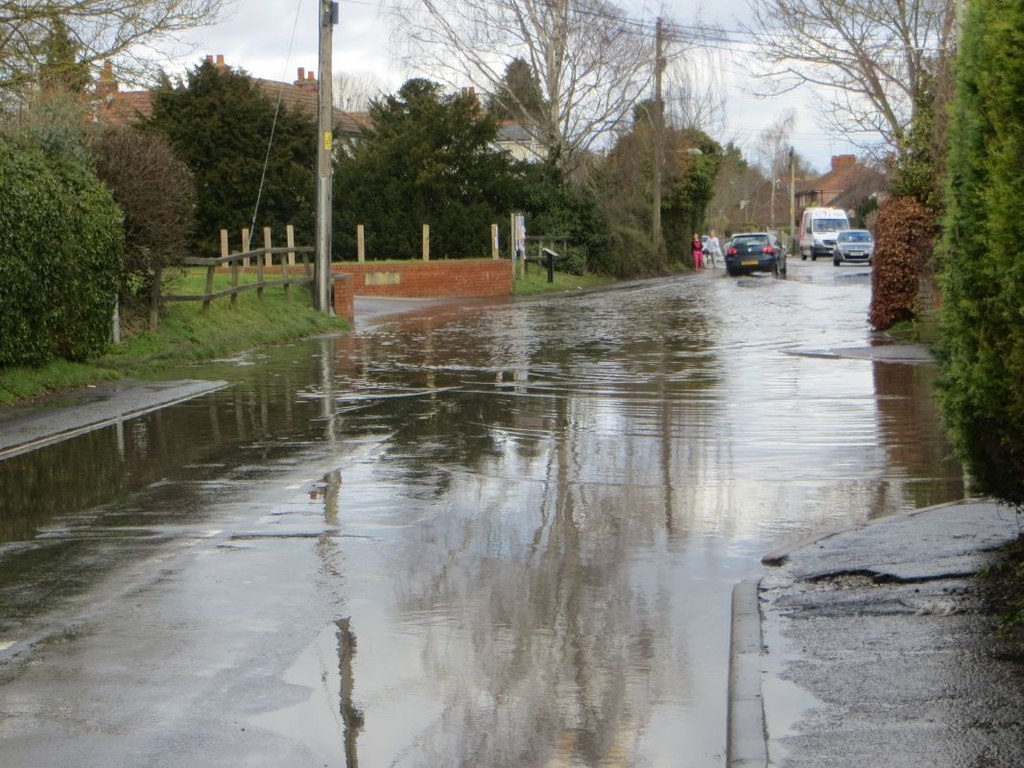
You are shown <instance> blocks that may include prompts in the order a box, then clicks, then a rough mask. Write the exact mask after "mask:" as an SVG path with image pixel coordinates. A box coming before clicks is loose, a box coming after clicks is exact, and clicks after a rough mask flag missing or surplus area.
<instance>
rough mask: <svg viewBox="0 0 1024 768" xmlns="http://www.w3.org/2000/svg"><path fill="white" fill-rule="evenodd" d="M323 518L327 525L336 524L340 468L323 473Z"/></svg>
mask: <svg viewBox="0 0 1024 768" xmlns="http://www.w3.org/2000/svg"><path fill="white" fill-rule="evenodd" d="M323 493H324V519H325V520H326V521H327V524H328V525H337V524H338V512H339V510H340V509H341V505H340V503H339V501H340V496H341V470H340V469H332V470H331V471H330V472H328V473H327V474H326V475H324V485H323Z"/></svg>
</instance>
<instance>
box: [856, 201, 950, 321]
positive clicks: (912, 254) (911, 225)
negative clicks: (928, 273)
mask: <svg viewBox="0 0 1024 768" xmlns="http://www.w3.org/2000/svg"><path fill="white" fill-rule="evenodd" d="M935 234H936V229H935V224H934V215H933V214H932V213H931V211H930V210H929V209H928V208H926V207H925V206H923V205H921V203H919V202H917V200H915V199H914V198H911V197H896V198H893V199H891V200H889V201H888V202H886V203H885V204H884V205H883V206H882V207H881V209H879V212H878V224H877V226H876V230H875V238H876V247H875V255H874V269H873V270H872V272H871V310H870V314H869V318H868V319H869V321H870V323H871V326H872V327H873V328H875V329H876V330H879V331H885V330H888V329H889V328H891V327H892V326H893V325H895V324H896V323H899V322H901V321H904V320H911V319H913V318H914V316H915V314H916V305H917V293H918V278H919V277H920V275H921V270H922V268H923V266H924V265H925V264H927V263H928V261H929V260H930V259H931V254H932V249H933V245H934V242H935Z"/></svg>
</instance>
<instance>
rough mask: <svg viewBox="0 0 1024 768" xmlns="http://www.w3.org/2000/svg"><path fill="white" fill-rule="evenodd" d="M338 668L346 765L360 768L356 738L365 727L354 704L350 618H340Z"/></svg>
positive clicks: (353, 634)
mask: <svg viewBox="0 0 1024 768" xmlns="http://www.w3.org/2000/svg"><path fill="white" fill-rule="evenodd" d="M334 623H335V624H337V625H338V670H339V672H340V673H341V721H342V722H343V723H344V724H345V766H346V768H359V757H358V754H357V752H356V738H357V737H358V736H359V731H360V730H362V727H363V713H362V710H360V709H357V708H356V707H355V706H354V705H353V704H352V689H353V688H354V687H355V683H354V681H353V679H352V657H353V656H355V655H356V636H355V633H354V632H353V631H352V628H351V626H350V625H349V618H348V617H345V618H343V619H338V620H337V621H336V622H334Z"/></svg>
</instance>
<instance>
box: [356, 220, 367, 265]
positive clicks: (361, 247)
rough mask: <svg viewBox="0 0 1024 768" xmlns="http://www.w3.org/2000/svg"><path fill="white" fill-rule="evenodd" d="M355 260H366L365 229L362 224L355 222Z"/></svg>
mask: <svg viewBox="0 0 1024 768" xmlns="http://www.w3.org/2000/svg"><path fill="white" fill-rule="evenodd" d="M356 260H357V261H359V262H360V263H362V262H364V261H366V231H365V229H364V228H363V225H362V224H356Z"/></svg>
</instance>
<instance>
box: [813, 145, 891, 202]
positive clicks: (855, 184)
mask: <svg viewBox="0 0 1024 768" xmlns="http://www.w3.org/2000/svg"><path fill="white" fill-rule="evenodd" d="M887 188H888V181H887V179H886V177H885V175H884V174H882V173H880V172H879V171H876V170H874V169H873V168H869V167H867V166H866V165H863V164H862V163H860V162H858V161H857V158H856V157H855V156H854V155H833V156H832V168H831V170H830V171H829V172H828V173H826V174H824V175H823V176H819V177H818V178H817V179H806V180H804V181H802V182H801V184H800V186H799V187H797V189H796V192H795V198H796V207H797V209H798V210H803V209H804V208H810V207H813V206H823V207H828V208H842V209H844V210H850V209H853V208H856V207H857V206H858V205H860V203H861V202H863V201H864V200H866V199H868V198H870V197H872V196H877V195H880V194H882V193H884V192H885V190H886V189H887Z"/></svg>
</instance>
